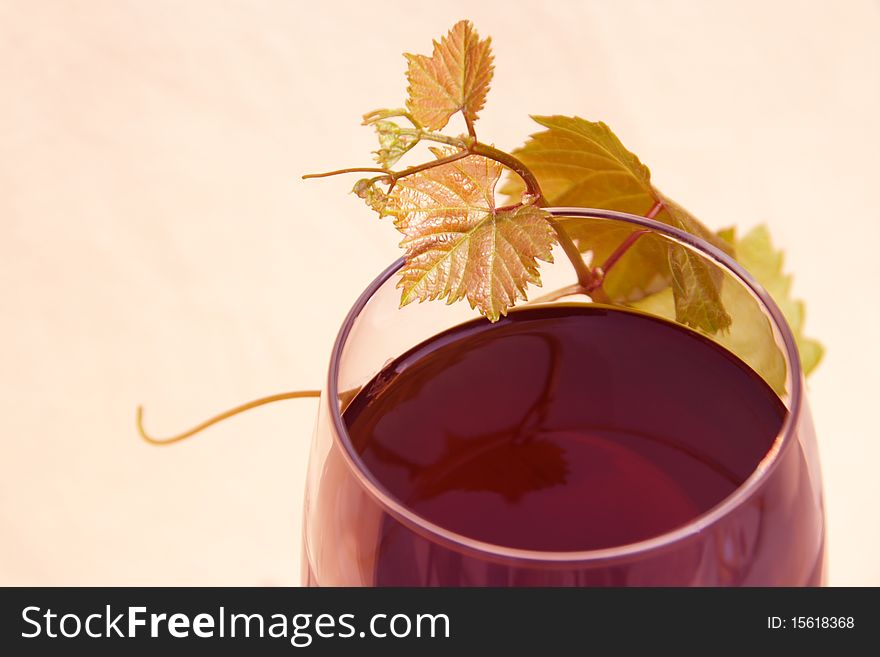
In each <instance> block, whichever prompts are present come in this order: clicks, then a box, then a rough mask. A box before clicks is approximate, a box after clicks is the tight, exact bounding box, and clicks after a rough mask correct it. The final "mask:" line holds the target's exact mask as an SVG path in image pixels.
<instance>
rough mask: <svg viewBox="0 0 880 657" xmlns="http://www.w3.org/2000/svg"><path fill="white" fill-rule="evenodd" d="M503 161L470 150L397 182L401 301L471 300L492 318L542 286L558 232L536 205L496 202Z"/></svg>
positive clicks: (394, 202) (393, 197)
mask: <svg viewBox="0 0 880 657" xmlns="http://www.w3.org/2000/svg"><path fill="white" fill-rule="evenodd" d="M452 153H454V151H453V150H451V149H450V150H436V151H435V154H436V155H437V157H438V158H439V157H444V156H447V155H450V154H452ZM501 171H502V167H501V165H500V164H498V163H497V162H495V161H494V160H489V159H487V158H484V157H481V156H478V155H469V156H467V157H465V158H463V159H460V160H457V161H455V162H451V163H447V164H443V165H439V166H436V167H434V168H431V169H427V170H424V171H420V172H418V173H415V174H413V175H410V176H407V177H405V178H402V179H400V180H398V181H397V183H396V184H395V186H394V188H393V190H392V191H391V193H390V195H389V197H388V205H387V214H389V215H391V216H393V217H394V225H395V226H396V227H397V229H398V230H399V231H400V232H401V233H403V235H404V239H403V240H402V241H401V243H400V245H401V246H402V247H403V248H404V249H405V251H406V252H405V256H404V258H405V264H404V266H403V268H402V270H401V277H400V281H399V283H398V287H400V288H401V289H402V294H401V302H400V303H401V305H402V306H404V305H406V304H408V303H410V302H412V301H414V300H416V299H418V300H419V301H425V300H429V299H446V302H447V303H453V302H455V301H459V300H460V299H463V298H467V300H468V302H469V303H470V304H471V307H472V308H477V309H478V310H479V311H480V312H481V313H482V314H484V315H485V316H486V317H488V318H489V319H490V320H492V321H496V320H498V318H499V317H500V316H501V315H505V314H506V313H507V309H508V308H510V307H511V306H512V305H514V303H516V300H517V299H518V298H522V299H525V298H526V286H527V285H528V283H534V284H535V285H540V277H539V274H538V263H537V261H538V260H543V261H545V262H552V261H553V259H552V255H551V249H552V247H553V244H554V243H555V241H556V237H555V233H554V231H553V228H552V227H551V226H550V223H549V222H548V221H547V218H548V216H549V215H548V213H547V212H546V211H545V210H542V209H541V208H539V207H536V206H534V205H516V206H512V207H507V208H496V207H495V185H496V183H497V182H498V179H499V177H500V176H501Z"/></svg>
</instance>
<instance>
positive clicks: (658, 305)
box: [632, 226, 824, 395]
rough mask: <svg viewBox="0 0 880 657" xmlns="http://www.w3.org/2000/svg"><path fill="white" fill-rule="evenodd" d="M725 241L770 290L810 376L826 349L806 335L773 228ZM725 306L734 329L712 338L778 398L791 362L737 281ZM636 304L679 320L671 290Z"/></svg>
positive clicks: (725, 294)
mask: <svg viewBox="0 0 880 657" xmlns="http://www.w3.org/2000/svg"><path fill="white" fill-rule="evenodd" d="M719 236H720V237H721V238H722V239H725V240H727V241H728V242H729V243H730V244H732V245H735V246H736V253H737V259H738V260H739V262H740V264H742V266H743V267H745V269H746V270H747V271H749V273H751V274H752V275H753V276H754V277H755V279H757V281H758V282H759V283H760V284H761V285H762V286H764V288H765V289H766V290H767V292H769V293H770V296H772V297H773V299H774V301H776V304H777V305H778V306H779V308H780V310H782V312H783V314H784V315H785V318H786V320H787V321H788V323H789V326H790V327H791V330H792V333H794V336H795V340H796V341H797V345H798V351H799V352H800V356H801V365H802V367H803V370H804V374H809V373H810V372H811V371H812V370H813V369H815V367H816V365H818V363H819V361H820V360H821V358H822V354H823V351H824V350H823V348H822V345H821V344H819V343H818V342H817V341H816V340H812V339H810V338H807V337H805V336H804V334H803V321H804V304H803V302H801V301H799V300H795V299H792V298H791V277H790V276H788V275H786V274H784V273H783V270H782V262H783V256H782V252H781V251H776V250H774V249H773V244H772V242H771V241H770V234H769V232H768V231H767V228H766V227H765V226H758V227H757V228H755V229H753V230H752V231H751V232H749V233H748V234H746V235H745V236H744V237H743V238H742V239H739V240H737V239H736V234H735V231H734V230H733V229H728V230H725V231H721V232H720V233H719ZM721 302H722V304H723V305H724V308H725V309H726V311H727V312H728V313H729V315H730V317H731V324H730V326H729V329H728V330H727V331H725V332H723V333H718V334H716V335H713V336H712V338H713V339H714V340H715V341H717V342H718V343H720V344H721V345H723V346H725V347H726V348H728V349H729V350H730V351H732V352H733V353H734V354H736V355H737V356H739V357H740V358H741V359H742V360H743V361H744V362H746V363H747V364H748V365H749V366H750V367H751V368H752V369H753V370H755V371H756V372H758V374H760V375H761V376H762V377H763V378H764V379H765V380H766V381H767V383H768V384H769V385H770V386H771V387H772V388H773V389H774V390H775V391H776V392H777V393H779V394H780V395H781V394H783V393H784V392H785V378H786V368H785V359H784V358H783V356H782V352H781V351H780V350H779V347H778V346H777V345H776V339H775V337H774V335H773V329H772V327H771V325H770V321H769V320H768V318H767V316H766V314H765V313H764V311H763V310H762V308H761V307H760V305H759V304H758V302H757V301H756V300H755V298H754V297H753V296H752V295H751V294H750V293H749V292H748V291H747V290H746V289H745V288H744V287H743V286H742V285H740V284H739V283H737V282H736V281H734V280H727V281H725V284H724V285H723V286H722V288H721ZM632 305H633V306H634V307H636V308H639V309H641V310H644V311H647V312H650V313H653V314H656V315H660V316H663V317H667V318H669V319H674V318H675V316H676V311H675V301H674V300H673V297H672V291H671V290H669V289H667V290H663V291H662V292H660V293H658V294H654V295H651V296H648V297H645V298H644V299H642V300H640V301H638V302H636V303H634V304H632Z"/></svg>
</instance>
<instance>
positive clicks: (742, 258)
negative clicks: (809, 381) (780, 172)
mask: <svg viewBox="0 0 880 657" xmlns="http://www.w3.org/2000/svg"><path fill="white" fill-rule="evenodd" d="M721 235H722V237H724V238H726V239H728V240H730V241H731V242H733V243H735V244H736V253H737V260H739V262H740V264H742V266H743V267H745V268H746V270H748V271H749V273H751V274H752V276H754V277H755V278H756V279H757V280H758V282H759V283H760V284H761V285H762V286H764V289H765V290H767V292H769V293H770V296H771V297H773V300H774V301H775V302H776V305H778V306H779V309H780V310H782V313H783V314H784V315H785V319H786V320H787V321H788V325H789V326H790V327H791V331H792V333H793V334H794V337H795V340H796V341H797V345H798V351H799V352H800V356H801V365H802V367H803V370H804V374H805V375H806V374H809V373H810V372H812V371H813V370H814V369H815V368H816V366H817V365H818V364H819V361H821V360H822V356H823V354H824V351H825V350H824V349H823V347H822V345H821V344H820V343H819V342H817V341H816V340H813V339H811V338H808V337H806V336H805V335H804V332H803V331H804V315H805V311H804V303H803V301H801V300H799V299H792V298H791V276H790V275H787V274H785V273H784V272H783V269H782V265H783V260H784V257H783V254H782V251H776V250H774V248H773V243H772V241H771V240H770V232H769V231H768V230H767V227H766V226H757V227H756V228H753V229H752V230H751V231H750V232H748V233H746V235H745V236H743V237H742V238H741V239H739V240H736V238H735V232H734V231H733V229H730V230H728V231H724V232H722V233H721Z"/></svg>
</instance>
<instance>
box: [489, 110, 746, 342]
mask: <svg viewBox="0 0 880 657" xmlns="http://www.w3.org/2000/svg"><path fill="white" fill-rule="evenodd" d="M533 118H534V119H535V121H537V122H538V123H539V124H541V125H542V126H544V127H545V128H547V130H545V131H543V132H539V133H537V134H534V135H532V136H531V137H530V138H529V141H528V142H526V144H525V146H523V147H522V148H520V149H518V150H516V151H514V152H513V154H514V155H515V156H516V157H517V158H519V159H520V160H521V161H522V162H523V163H524V164H525V165H526V167H528V168H529V169H530V170H531V171H532V173H534V174H535V176H536V177H537V178H538V181H539V182H540V184H541V188H542V190H543V191H544V196H545V198H546V199H547V201H548V202H549V203H550V204H551V205H558V206H566V205H571V206H578V207H594V208H605V209H610V210H619V211H621V212H629V213H631V214H638V215H644V214H646V213H648V212H649V211H650V210H651V209H652V208H654V206H655V204H656V203H657V202H658V201H659V202H662V204H663V206H662V209H661V210H660V211H659V212H658V213H657V214H656V217H655V218H656V219H657V220H658V221H661V222H664V223H667V224H670V225H672V226H676V227H678V228H681V229H682V230H685V231H687V232H689V233H691V234H694V235H697V236H698V237H702V238H703V239H706V240H709V241H710V242H712V243H714V244H715V245H716V246H718V247H720V248H723V249H729V247H728V246H727V245H726V244H725V243H724V242H723V241H722V240H720V239H718V238H717V237H716V236H715V235H714V234H713V233H712V231H710V230H709V229H708V228H706V227H705V226H703V224H701V223H700V222H699V221H697V220H696V219H695V218H694V217H693V216H692V215H691V214H690V213H688V212H687V211H686V210H685V209H684V208H682V207H681V206H679V205H677V204H675V203H674V202H672V201H671V200H670V199H668V198H666V197H664V196H662V195H661V194H660V193H659V192H658V191H657V190H656V189H655V188H654V187H653V186H652V184H651V172H650V171H649V170H648V167H646V166H645V165H644V164H642V162H641V161H640V160H639V158H638V157H637V156H636V155H634V154H633V153H631V152H630V151H628V150H627V149H626V147H625V146H624V145H623V144H622V143H621V141H620V140H619V139H618V138H617V136H616V135H615V134H614V133H613V132H612V131H611V129H610V128H609V127H608V126H607V125H605V124H604V123H601V122H598V123H594V122H591V121H586V120H584V119H581V118H578V117H566V116H535V117H533ZM503 191H504V192H505V193H507V194H510V196H511V197H512V198H518V196H519V194H520V193H521V192H522V183H521V182H520V181H519V180H511V182H510V183H508V184H507V185H506V186H505V187H504V189H503ZM598 223H599V222H597V221H596V220H589V219H588V220H580V219H574V220H567V221H566V222H565V223H564V227H565V229H566V231H567V232H568V233H569V235H570V236H571V237H572V239H574V240H575V242H576V244H577V245H578V248H579V249H580V250H581V251H584V252H586V251H591V252H592V253H593V262H594V264H601V263H602V262H603V261H604V259H605V258H607V257H608V255H610V254H611V253H612V252H613V251H614V249H616V248H617V246H618V245H619V244H620V242H621V241H623V239H625V237H626V236H627V235H628V234H629V233H631V232H632V231H633V230H635V229H633V228H622V229H621V230H618V231H607V230H606V231H596V230H595V228H596V226H597V224H598ZM621 237H622V239H620V238H621ZM670 248H671V249H672V251H673V252H677V251H681V253H679V254H677V255H676V254H675V253H670V254H667V253H666V249H665V248H663V245H662V243H660V242H659V240H657V239H656V238H653V239H652V238H650V236H648V237H645V238H640V239H639V240H638V242H636V244H635V245H634V246H633V247H632V248H631V249H629V251H627V252H626V254H625V255H624V256H623V257H622V258H621V260H620V261H619V262H618V264H617V265H615V269H614V271H613V272H612V273H611V274H610V275H609V276H608V279H607V280H606V283H605V291H606V292H607V293H608V295H609V296H610V297H611V298H612V299H613V300H615V301H633V300H636V299H639V298H641V297H643V296H645V295H646V294H650V293H652V292H655V291H656V290H657V289H658V288H661V287H662V286H664V285H669V284H670V283H673V282H674V276H675V274H676V272H677V273H678V274H681V275H685V274H687V275H688V280H687V281H685V280H684V279H683V278H682V279H681V280H679V284H676V285H674V286H673V291H674V293H675V295H676V308H677V309H678V311H679V319H680V321H682V322H684V323H687V324H689V325H691V326H694V327H695V328H701V329H703V330H705V331H709V332H714V331H718V330H721V329H724V328H726V326H727V324H729V318H727V316H726V313H725V312H724V309H723V308H722V307H720V306H719V299H720V292H719V289H718V285H719V283H720V279H717V277H714V276H712V275H711V271H710V269H708V268H707V265H705V264H704V263H703V262H702V261H701V260H700V259H699V258H698V257H696V256H692V255H690V254H689V253H685V250H684V249H682V247H678V246H671V247H670ZM671 262H676V263H678V264H677V268H676V269H675V270H672V269H670V263H671ZM691 274H693V276H690V275H691Z"/></svg>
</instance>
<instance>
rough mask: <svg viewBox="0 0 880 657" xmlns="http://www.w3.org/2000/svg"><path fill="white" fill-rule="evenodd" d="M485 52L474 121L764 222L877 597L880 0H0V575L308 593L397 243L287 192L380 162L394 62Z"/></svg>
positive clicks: (840, 544) (344, 207) (840, 515)
mask: <svg viewBox="0 0 880 657" xmlns="http://www.w3.org/2000/svg"><path fill="white" fill-rule="evenodd" d="M465 16H467V17H471V18H472V19H473V20H474V21H475V22H476V24H477V26H478V28H479V29H480V31H481V32H482V33H483V34H491V35H492V36H493V38H494V44H495V52H496V57H497V71H496V77H495V82H494V88H493V91H492V93H491V94H490V97H489V103H488V106H487V109H486V111H485V112H484V113H483V115H482V119H481V125H480V127H481V129H482V135H483V136H484V138H485V139H489V140H492V141H494V142H495V143H497V144H498V145H499V146H502V147H506V148H511V147H513V146H515V145H517V144H519V143H521V142H522V140H523V139H524V138H525V136H526V135H527V134H528V133H529V132H530V131H533V130H534V129H535V127H534V126H533V124H531V123H530V122H529V119H528V118H527V113H529V112H533V113H551V112H557V113H577V114H581V115H583V116H585V117H589V118H601V119H603V120H605V121H607V122H608V123H610V124H611V125H612V126H613V127H614V128H615V130H616V131H617V133H618V134H619V135H620V136H621V138H622V139H623V140H624V142H625V143H626V144H627V145H628V146H629V147H630V148H632V149H633V150H634V151H635V152H637V153H639V154H640V155H641V156H642V158H643V159H644V160H645V161H646V162H647V163H649V164H650V165H651V167H652V169H653V170H654V173H655V179H656V181H657V183H658V185H659V186H660V187H661V188H663V189H664V190H665V191H666V192H667V193H669V194H670V195H672V196H674V197H675V198H676V199H678V200H680V201H681V202H683V203H684V204H686V205H687V206H688V207H690V208H691V209H692V210H694V211H695V213H696V214H697V215H698V216H700V217H702V218H703V219H704V220H705V221H706V222H707V223H708V224H710V225H711V226H714V227H721V226H724V225H727V224H730V223H736V224H737V225H740V226H744V227H747V226H750V225H752V224H754V223H756V222H758V221H767V222H769V224H770V226H771V228H772V231H773V234H774V236H775V238H776V240H777V242H778V243H779V244H781V245H782V246H784V247H785V249H786V251H787V254H788V266H789V268H790V269H791V270H793V271H795V272H796V273H797V283H796V288H797V292H798V293H799V295H801V296H803V297H805V298H807V299H808V301H809V311H810V314H809V322H808V328H809V331H810V332H811V333H812V334H813V335H816V336H818V337H820V338H821V339H822V340H823V341H824V342H825V344H826V345H827V347H828V356H827V359H826V361H825V363H824V364H823V365H822V367H821V369H820V370H819V371H818V373H817V374H816V375H815V376H814V377H813V378H812V380H811V382H810V388H811V389H810V397H811V399H812V404H813V408H814V413H815V418H816V424H817V427H818V431H819V434H820V448H821V454H822V459H823V465H824V469H825V481H826V488H827V502H828V518H829V540H830V559H831V582H832V583H834V584H875V585H876V584H880V560H878V557H877V555H878V552H880V529H878V512H877V503H878V501H880V435H878V434H880V431H878V429H877V417H878V415H877V414H878V411H880V408H878V399H877V391H878V384H877V381H878V376H880V375H878V373H880V353H878V349H877V344H876V336H877V331H878V325H880V311H878V301H877V292H876V290H877V281H878V279H880V258H878V256H877V252H878V248H880V247H878V245H880V222H878V219H880V216H878V214H880V213H878V206H880V202H878V198H877V182H876V174H877V165H876V161H877V157H878V150H880V128H878V119H877V117H878V116H880V5H878V4H877V3H876V2H873V3H872V2H868V1H866V0H861V1H859V0H850V1H847V2H834V3H832V2H769V1H768V0H755V1H749V2H743V1H739V2H725V3H703V2H697V0H693V1H690V2H684V1H679V2H648V1H645V2H633V1H630V2H552V3H550V2H547V3H542V2H534V1H532V2H512V1H510V0H508V1H505V2H479V3H476V2H472V1H469V2H462V1H455V2H453V1H444V2H433V3H422V2H415V1H413V0H410V1H408V2H388V1H382V2H351V3H348V2H330V1H324V2H308V3H306V2H292V1H291V2H265V1H264V2H170V1H168V2H146V1H144V2H106V1H103V2H97V1H94V2H86V1H80V2H45V1H41V2H25V1H24V0H22V1H20V2H10V1H8V0H3V1H0V94H2V95H0V226H2V234H0V235H2V237H0V281H2V284H0V311H2V320H3V321H2V323H0V368H2V369H0V372H2V373H0V445H2V451H0V532H2V534H0V583H2V584H263V583H268V584H293V583H296V582H297V580H298V572H299V568H298V562H299V523H300V505H301V498H302V489H303V474H304V472H305V458H306V453H307V446H308V441H309V437H310V433H311V430H312V425H313V420H314V412H315V403H314V401H312V400H306V401H302V402H287V403H285V404H282V405H276V406H273V407H266V408H263V409H260V410H257V411H254V412H252V413H251V414H248V415H246V416H241V417H239V418H236V419H234V420H232V421H230V422H228V423H226V424H225V425H223V426H220V427H218V428H217V429H216V430H213V431H211V432H210V433H209V434H207V435H204V436H202V437H200V438H198V439H196V440H194V441H192V442H190V443H188V444H182V445H180V446H178V447H176V448H173V449H152V448H150V447H148V446H146V445H144V444H142V443H141V442H139V441H138V440H137V438H136V436H135V433H134V425H133V420H134V408H135V406H136V404H138V403H139V402H144V403H145V404H146V405H147V410H148V416H147V422H148V425H149V426H150V428H152V429H153V430H154V431H156V432H159V433H165V432H172V431H176V430H178V429H180V428H183V427H185V426H188V425H190V424H192V423H193V422H195V421H197V420H200V419H202V418H203V417H205V416H206V415H209V414H211V413H213V412H215V411H217V410H220V409H222V408H224V407H226V406H230V405H233V404H236V403H238V402H241V401H244V400H246V399H250V398H253V397H257V396H261V395H264V394H269V393H272V392H276V391H280V390H286V389H294V388H299V387H316V386H318V385H320V382H321V380H322V378H323V376H324V372H325V367H326V362H327V358H328V355H329V349H330V344H331V340H332V338H333V336H334V333H335V331H336V328H337V327H338V325H339V322H340V320H341V318H342V316H343V315H344V313H345V312H346V310H347V308H348V307H349V305H350V304H351V303H352V301H353V300H354V298H355V296H356V294H357V293H358V292H359V291H360V290H361V289H362V288H363V287H364V286H365V284H366V283H367V282H368V281H369V280H370V279H371V278H372V277H373V276H374V275H375V274H376V273H377V272H378V271H379V269H380V268H381V267H383V266H384V265H385V264H386V263H388V262H389V261H390V260H391V259H392V258H394V257H396V255H397V251H396V247H395V244H396V241H397V238H396V236H395V234H394V233H393V230H392V229H391V227H390V226H389V225H387V224H382V225H380V224H379V223H378V222H377V221H375V220H374V219H373V216H372V215H371V213H370V212H368V211H367V210H366V209H365V208H364V207H362V206H361V204H360V203H359V201H358V200H357V199H355V198H354V197H352V196H349V195H347V194H346V192H347V190H348V188H349V187H350V185H351V184H352V182H353V181H352V180H350V179H346V180H342V179H337V180H330V181H321V182H311V183H304V182H302V181H300V180H299V176H300V174H302V173H304V172H306V171H310V170H321V169H327V168H335V167H336V166H345V165H354V164H367V163H368V159H369V156H368V153H369V151H370V150H371V149H372V148H373V147H374V146H373V137H372V135H371V134H370V132H369V131H368V130H367V129H365V128H360V127H359V126H358V122H359V115H360V114H361V113H362V112H364V111H366V110H370V109H373V108H375V107H380V106H394V105H399V104H400V103H401V102H402V100H403V94H404V86H405V85H404V82H403V77H402V72H403V69H404V62H403V59H402V57H401V56H400V53H401V52H402V51H403V50H410V51H423V50H426V49H427V44H428V43H429V39H430V38H431V37H433V36H436V35H438V34H439V33H441V32H442V31H444V30H445V29H446V28H447V27H449V26H450V25H451V24H452V23H453V22H454V21H455V20H457V19H458V18H461V17H465Z"/></svg>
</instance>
